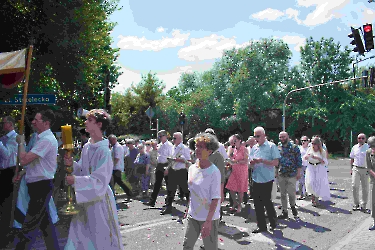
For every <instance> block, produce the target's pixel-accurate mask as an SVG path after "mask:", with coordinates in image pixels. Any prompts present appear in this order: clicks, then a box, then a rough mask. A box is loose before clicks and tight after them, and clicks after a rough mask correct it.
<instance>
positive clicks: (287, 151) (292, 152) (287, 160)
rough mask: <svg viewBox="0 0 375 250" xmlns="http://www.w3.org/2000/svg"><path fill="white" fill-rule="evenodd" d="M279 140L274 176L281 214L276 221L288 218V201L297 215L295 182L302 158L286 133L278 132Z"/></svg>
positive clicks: (299, 175)
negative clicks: (278, 157)
mask: <svg viewBox="0 0 375 250" xmlns="http://www.w3.org/2000/svg"><path fill="white" fill-rule="evenodd" d="M279 140H280V142H281V150H280V155H281V158H280V163H279V166H277V167H276V173H275V176H276V177H277V178H278V181H279V186H280V195H281V204H282V208H283V212H282V214H281V215H279V216H278V217H277V218H278V219H287V218H288V200H287V195H289V204H290V207H291V209H292V213H293V215H294V216H297V215H298V211H297V209H296V207H295V205H296V182H297V180H299V179H300V178H301V170H302V158H301V152H300V150H299V148H298V146H297V145H294V144H292V143H291V142H290V140H289V135H288V133H287V132H284V131H283V132H280V134H279Z"/></svg>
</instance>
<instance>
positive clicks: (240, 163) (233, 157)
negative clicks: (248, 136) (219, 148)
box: [226, 134, 249, 213]
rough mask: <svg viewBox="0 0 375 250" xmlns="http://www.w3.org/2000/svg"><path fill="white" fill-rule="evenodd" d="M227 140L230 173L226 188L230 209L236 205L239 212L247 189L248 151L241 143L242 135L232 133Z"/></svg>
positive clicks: (232, 209)
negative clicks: (230, 198) (231, 204)
mask: <svg viewBox="0 0 375 250" xmlns="http://www.w3.org/2000/svg"><path fill="white" fill-rule="evenodd" d="M229 142H230V144H231V145H232V147H231V148H230V149H229V158H230V164H231V166H232V173H231V175H230V176H229V179H228V183H227V185H226V188H227V189H229V190H230V195H231V197H232V199H233V207H232V208H231V209H230V210H231V211H234V210H235V209H236V206H237V213H240V212H241V209H242V201H243V194H244V193H245V192H247V190H248V182H249V171H248V166H247V164H248V157H249V156H248V155H249V152H248V151H247V148H246V147H245V146H244V145H243V144H242V137H241V136H240V135H239V134H235V135H232V136H231V137H230V138H229ZM236 192H237V193H238V197H239V201H238V200H237V199H236Z"/></svg>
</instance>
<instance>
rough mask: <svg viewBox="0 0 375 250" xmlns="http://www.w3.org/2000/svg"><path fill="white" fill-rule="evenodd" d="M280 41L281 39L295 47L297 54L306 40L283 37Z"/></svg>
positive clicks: (303, 38)
mask: <svg viewBox="0 0 375 250" xmlns="http://www.w3.org/2000/svg"><path fill="white" fill-rule="evenodd" d="M281 39H283V40H284V41H285V42H286V43H288V44H292V45H295V46H294V50H295V51H297V52H299V51H300V50H301V49H300V47H301V46H302V47H303V46H304V45H305V44H306V38H305V37H300V36H289V35H286V36H283V37H282V38H281Z"/></svg>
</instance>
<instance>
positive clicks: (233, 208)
mask: <svg viewBox="0 0 375 250" xmlns="http://www.w3.org/2000/svg"><path fill="white" fill-rule="evenodd" d="M237 206H238V203H237V202H233V207H231V208H230V209H229V211H231V212H233V211H234V210H236V207H237Z"/></svg>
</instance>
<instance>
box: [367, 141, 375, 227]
mask: <svg viewBox="0 0 375 250" xmlns="http://www.w3.org/2000/svg"><path fill="white" fill-rule="evenodd" d="M367 144H368V145H369V146H370V148H369V149H368V150H367V151H366V167H367V170H368V173H369V175H370V179H371V183H372V198H371V201H372V208H371V217H372V218H373V220H374V221H373V224H372V226H371V227H370V228H369V230H371V231H373V230H375V136H371V137H370V138H368V140H367Z"/></svg>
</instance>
